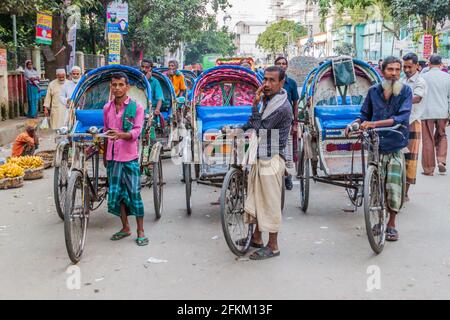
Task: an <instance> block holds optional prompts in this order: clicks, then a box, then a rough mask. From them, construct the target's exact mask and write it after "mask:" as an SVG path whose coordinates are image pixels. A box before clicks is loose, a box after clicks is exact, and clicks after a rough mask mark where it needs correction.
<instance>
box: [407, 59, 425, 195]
mask: <svg viewBox="0 0 450 320" xmlns="http://www.w3.org/2000/svg"><path fill="white" fill-rule="evenodd" d="M403 71H404V72H405V75H406V77H405V78H404V79H403V83H404V84H406V85H408V86H410V87H411V90H412V92H413V100H412V103H413V106H412V110H411V116H410V118H409V143H408V150H409V151H408V153H406V154H405V159H406V201H409V196H408V192H409V187H410V186H411V185H412V184H416V177H417V160H418V158H419V147H420V140H421V131H422V126H421V123H420V118H421V116H422V113H423V108H424V106H423V101H424V99H425V95H426V93H427V84H426V82H425V80H424V79H423V78H422V77H421V76H420V72H419V58H418V57H417V55H416V54H415V53H408V54H407V55H405V56H404V57H403Z"/></svg>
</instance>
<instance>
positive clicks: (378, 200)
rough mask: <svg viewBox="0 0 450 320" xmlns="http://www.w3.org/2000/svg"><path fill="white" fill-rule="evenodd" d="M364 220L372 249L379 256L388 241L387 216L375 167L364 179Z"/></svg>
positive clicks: (370, 168)
mask: <svg viewBox="0 0 450 320" xmlns="http://www.w3.org/2000/svg"><path fill="white" fill-rule="evenodd" d="M364 218H365V223H366V232H367V237H368V239H369V244H370V247H371V248H372V250H373V251H374V252H375V253H376V254H379V253H381V252H382V251H383V248H384V243H385V240H386V224H387V216H386V209H385V207H384V201H383V187H382V186H381V182H380V179H379V175H378V168H377V167H376V166H373V165H371V166H369V168H368V169H367V171H366V176H365V179H364Z"/></svg>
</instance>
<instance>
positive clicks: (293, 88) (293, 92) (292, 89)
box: [275, 57, 300, 190]
mask: <svg viewBox="0 0 450 320" xmlns="http://www.w3.org/2000/svg"><path fill="white" fill-rule="evenodd" d="M275 65H276V66H277V67H280V68H281V69H283V70H284V72H287V69H288V61H287V59H286V58H285V57H278V58H276V59H275ZM283 88H284V90H286V91H287V94H288V100H289V102H290V103H291V106H292V112H293V114H294V122H293V124H292V131H291V137H290V138H289V140H291V141H292V143H288V147H289V148H292V150H288V158H290V157H292V160H293V161H294V162H297V161H298V159H297V153H296V152H295V151H296V150H297V139H298V136H297V132H298V102H299V100H300V96H299V94H298V86H297V82H295V80H294V79H291V78H289V77H288V76H287V74H286V77H285V79H284V86H283ZM291 163H292V162H291ZM288 166H289V161H288ZM285 185H286V189H287V190H292V188H293V184H292V175H290V174H288V173H287V172H286V178H285Z"/></svg>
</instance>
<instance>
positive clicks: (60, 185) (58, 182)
mask: <svg viewBox="0 0 450 320" xmlns="http://www.w3.org/2000/svg"><path fill="white" fill-rule="evenodd" d="M68 178H69V160H68V152H67V151H64V152H63V156H62V160H61V164H60V166H59V167H55V172H54V175H53V198H54V201H55V207H56V212H57V213H58V217H60V218H61V220H63V221H64V202H65V201H66V196H67V183H68Z"/></svg>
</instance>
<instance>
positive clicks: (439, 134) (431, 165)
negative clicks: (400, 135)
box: [421, 55, 450, 176]
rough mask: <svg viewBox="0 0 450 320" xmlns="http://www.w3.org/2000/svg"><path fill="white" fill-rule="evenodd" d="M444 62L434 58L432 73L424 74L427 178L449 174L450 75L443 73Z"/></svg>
mask: <svg viewBox="0 0 450 320" xmlns="http://www.w3.org/2000/svg"><path fill="white" fill-rule="evenodd" d="M441 66H442V58H441V57H440V56H439V55H432V56H431V57H430V62H429V67H430V70H429V71H428V72H426V73H424V74H422V77H423V79H425V82H426V84H427V88H428V92H427V96H426V99H425V102H424V110H423V114H422V118H421V119H422V167H423V174H424V175H427V176H432V175H433V174H434V171H435V169H436V158H437V166H438V169H439V174H446V172H447V169H446V165H447V144H448V143H447V134H446V132H445V130H446V128H447V124H448V121H449V114H450V113H449V99H450V74H448V73H444V72H442V71H441Z"/></svg>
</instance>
